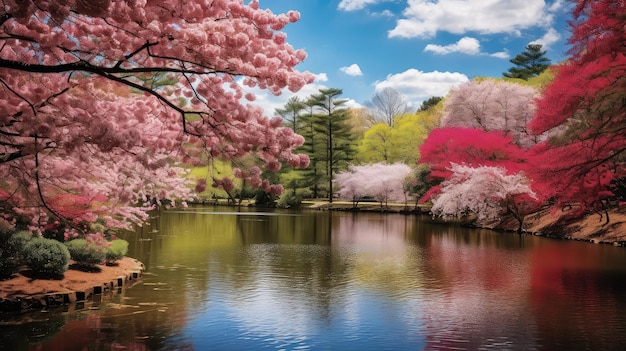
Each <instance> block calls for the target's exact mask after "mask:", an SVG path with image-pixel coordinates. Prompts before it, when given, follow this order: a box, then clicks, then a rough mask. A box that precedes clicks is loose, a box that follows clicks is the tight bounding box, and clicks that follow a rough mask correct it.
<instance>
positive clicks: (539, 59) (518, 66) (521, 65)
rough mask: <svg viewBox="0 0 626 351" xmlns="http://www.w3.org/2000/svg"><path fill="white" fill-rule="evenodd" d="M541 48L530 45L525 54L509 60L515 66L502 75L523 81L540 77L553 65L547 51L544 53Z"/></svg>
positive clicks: (537, 45) (538, 45)
mask: <svg viewBox="0 0 626 351" xmlns="http://www.w3.org/2000/svg"><path fill="white" fill-rule="evenodd" d="M541 48H542V46H541V45H540V44H528V45H527V46H526V50H524V52H522V53H521V54H519V55H517V56H515V57H514V58H512V59H511V60H509V61H510V62H511V63H512V64H514V65H515V66H514V67H511V68H509V70H508V72H504V73H503V74H502V75H503V76H504V77H507V78H519V79H523V80H528V79H530V78H532V77H535V76H538V75H540V74H541V73H542V72H543V71H545V70H546V69H547V68H548V67H550V64H551V61H550V59H549V58H547V57H546V56H545V55H546V51H545V50H543V51H542V50H541Z"/></svg>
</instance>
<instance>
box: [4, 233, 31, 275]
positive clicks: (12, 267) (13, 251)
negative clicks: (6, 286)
mask: <svg viewBox="0 0 626 351" xmlns="http://www.w3.org/2000/svg"><path fill="white" fill-rule="evenodd" d="M31 237H32V235H31V234H30V232H27V231H19V232H14V231H12V230H4V231H0V276H2V277H8V276H10V275H11V274H13V273H15V272H16V271H17V268H18V267H19V266H20V265H21V264H22V257H23V252H24V245H26V243H27V242H28V240H30V239H31Z"/></svg>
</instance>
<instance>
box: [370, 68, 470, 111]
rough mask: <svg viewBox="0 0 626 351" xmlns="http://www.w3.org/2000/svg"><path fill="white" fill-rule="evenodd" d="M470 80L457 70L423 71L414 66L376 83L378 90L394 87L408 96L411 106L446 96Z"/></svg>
mask: <svg viewBox="0 0 626 351" xmlns="http://www.w3.org/2000/svg"><path fill="white" fill-rule="evenodd" d="M467 81H469V79H468V78H467V76H466V75H464V74H462V73H457V72H439V71H434V72H423V71H420V70H417V69H414V68H411V69H408V70H406V71H404V72H402V73H398V74H390V75H388V76H387V78H386V79H385V80H383V81H377V82H375V83H374V86H375V89H376V91H381V90H383V89H385V88H393V89H395V90H396V91H398V92H400V93H401V94H403V95H404V96H406V98H407V100H408V101H410V102H411V106H413V107H418V106H419V105H420V104H421V103H422V101H424V100H426V99H428V98H430V97H432V96H446V94H447V93H448V91H449V90H450V89H451V88H453V87H455V86H457V85H459V84H461V83H464V82H467Z"/></svg>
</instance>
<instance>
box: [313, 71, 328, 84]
mask: <svg viewBox="0 0 626 351" xmlns="http://www.w3.org/2000/svg"><path fill="white" fill-rule="evenodd" d="M314 76H315V81H316V82H328V75H327V74H326V73H318V74H315V75H314Z"/></svg>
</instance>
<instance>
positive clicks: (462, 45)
mask: <svg viewBox="0 0 626 351" xmlns="http://www.w3.org/2000/svg"><path fill="white" fill-rule="evenodd" d="M424 51H431V52H434V53H435V54H439V55H447V54H451V53H454V52H459V53H462V54H467V55H478V54H480V42H479V41H478V39H475V38H470V37H463V38H461V39H459V41H457V42H456V43H454V44H450V45H445V46H442V45H435V44H428V45H426V47H425V48H424Z"/></svg>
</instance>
